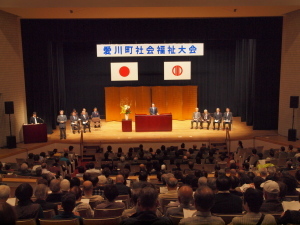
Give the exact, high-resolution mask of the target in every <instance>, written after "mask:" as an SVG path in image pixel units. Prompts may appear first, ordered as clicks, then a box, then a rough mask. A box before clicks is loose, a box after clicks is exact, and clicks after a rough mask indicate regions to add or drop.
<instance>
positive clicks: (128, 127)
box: [122, 119, 132, 132]
mask: <svg viewBox="0 0 300 225" xmlns="http://www.w3.org/2000/svg"><path fill="white" fill-rule="evenodd" d="M122 132H132V120H130V119H129V120H122Z"/></svg>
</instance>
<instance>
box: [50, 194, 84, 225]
mask: <svg viewBox="0 0 300 225" xmlns="http://www.w3.org/2000/svg"><path fill="white" fill-rule="evenodd" d="M61 205H62V207H63V209H64V211H63V212H62V213H60V214H58V215H56V216H54V217H53V218H52V219H54V220H67V219H74V218H78V220H79V222H80V225H83V219H82V218H81V217H80V216H79V215H75V214H74V213H73V210H74V208H75V206H76V196H75V195H74V194H73V193H67V194H65V195H64V196H63V197H62V201H61ZM76 214H77V213H76Z"/></svg>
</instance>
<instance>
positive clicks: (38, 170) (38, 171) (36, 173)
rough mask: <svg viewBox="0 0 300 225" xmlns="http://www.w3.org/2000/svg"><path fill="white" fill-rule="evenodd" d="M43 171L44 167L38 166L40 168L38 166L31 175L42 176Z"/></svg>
mask: <svg viewBox="0 0 300 225" xmlns="http://www.w3.org/2000/svg"><path fill="white" fill-rule="evenodd" d="M42 173H43V169H42V167H40V166H39V167H38V168H36V169H35V173H34V174H32V175H31V176H32V177H42V175H43V174H42Z"/></svg>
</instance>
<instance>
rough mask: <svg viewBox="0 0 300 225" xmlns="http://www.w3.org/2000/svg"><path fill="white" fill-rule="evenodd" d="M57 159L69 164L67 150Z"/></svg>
mask: <svg viewBox="0 0 300 225" xmlns="http://www.w3.org/2000/svg"><path fill="white" fill-rule="evenodd" d="M59 161H64V162H66V163H67V166H69V165H71V162H70V160H69V154H68V153H67V152H65V153H64V156H63V157H61V158H60V159H59Z"/></svg>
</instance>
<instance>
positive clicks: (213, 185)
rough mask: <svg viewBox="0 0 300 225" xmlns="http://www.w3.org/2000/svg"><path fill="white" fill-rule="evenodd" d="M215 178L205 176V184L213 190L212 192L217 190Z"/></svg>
mask: <svg viewBox="0 0 300 225" xmlns="http://www.w3.org/2000/svg"><path fill="white" fill-rule="evenodd" d="M216 180H217V179H216V178H215V177H209V178H207V186H208V187H209V188H210V189H211V190H213V191H214V192H215V191H216V190H217V184H216Z"/></svg>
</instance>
